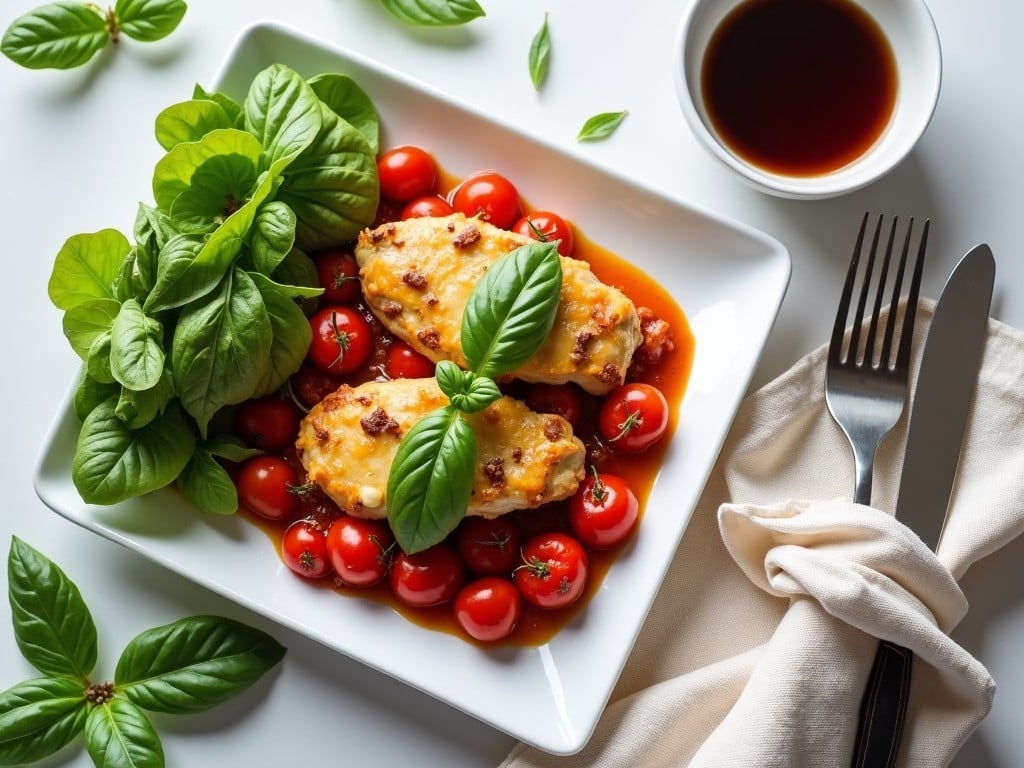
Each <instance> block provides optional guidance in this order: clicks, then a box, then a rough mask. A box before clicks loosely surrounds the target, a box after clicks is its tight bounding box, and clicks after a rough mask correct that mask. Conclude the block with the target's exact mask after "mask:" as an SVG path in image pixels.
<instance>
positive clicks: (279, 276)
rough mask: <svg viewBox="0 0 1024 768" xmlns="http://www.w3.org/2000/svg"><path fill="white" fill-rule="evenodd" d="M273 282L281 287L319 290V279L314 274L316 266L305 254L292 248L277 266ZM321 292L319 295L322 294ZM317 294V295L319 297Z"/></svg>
mask: <svg viewBox="0 0 1024 768" xmlns="http://www.w3.org/2000/svg"><path fill="white" fill-rule="evenodd" d="M272 277H273V278H274V280H275V281H276V282H278V283H280V284H283V285H293V286H303V287H307V288H314V289H319V288H320V278H319V277H318V276H317V273H316V264H314V263H313V260H312V259H311V258H309V256H307V255H306V254H305V253H303V252H302V251H300V250H298V249H297V248H292V250H291V251H289V252H288V255H287V256H285V257H284V261H282V262H281V263H280V264H278V265H277V269H275V270H274V274H273V275H272ZM322 292H323V291H322V290H321V291H320V292H319V293H322ZM319 293H318V294H317V295H319Z"/></svg>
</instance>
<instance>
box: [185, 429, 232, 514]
mask: <svg viewBox="0 0 1024 768" xmlns="http://www.w3.org/2000/svg"><path fill="white" fill-rule="evenodd" d="M177 485H178V490H180V491H181V493H182V495H184V497H185V498H186V499H188V500H189V501H190V502H192V503H193V504H195V505H196V507H198V508H199V509H200V510H201V511H203V512H205V513H207V514H208V515H233V514H234V513H235V512H236V511H238V490H237V489H236V488H235V483H234V481H233V480H232V479H231V476H230V475H229V474H228V473H227V470H225V469H224V467H222V466H221V465H220V464H218V463H217V461H216V460H215V459H214V458H213V454H211V453H210V452H209V451H208V450H206V449H205V448H204V447H203V446H201V445H200V446H196V449H195V451H194V452H193V454H192V458H191V459H189V462H188V464H186V465H185V468H184V469H183V470H182V471H181V474H180V475H178V482H177Z"/></svg>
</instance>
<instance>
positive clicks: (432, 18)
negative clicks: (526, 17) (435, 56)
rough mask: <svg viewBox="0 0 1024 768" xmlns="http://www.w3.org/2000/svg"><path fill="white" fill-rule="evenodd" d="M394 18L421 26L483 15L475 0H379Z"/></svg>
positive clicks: (467, 19)
mask: <svg viewBox="0 0 1024 768" xmlns="http://www.w3.org/2000/svg"><path fill="white" fill-rule="evenodd" d="M380 2H381V5H383V6H384V8H385V9H386V10H387V12H388V13H390V14H391V15H392V16H394V17H395V18H396V19H399V20H401V21H404V22H405V23H406V24H415V25H417V26H421V27H446V26H453V25H456V24H465V23H466V22H468V21H472V20H473V19H476V18H479V17H480V16H483V15H484V9H483V8H481V7H480V4H479V3H477V2H476V0H380Z"/></svg>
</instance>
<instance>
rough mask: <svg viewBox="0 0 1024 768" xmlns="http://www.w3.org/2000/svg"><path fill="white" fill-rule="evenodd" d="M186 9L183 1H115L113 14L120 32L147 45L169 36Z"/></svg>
mask: <svg viewBox="0 0 1024 768" xmlns="http://www.w3.org/2000/svg"><path fill="white" fill-rule="evenodd" d="M187 7H188V6H186V5H185V3H184V0H117V3H116V4H115V5H114V14H115V15H116V16H117V22H118V24H119V25H120V27H121V31H122V32H124V33H125V34H126V35H128V37H131V38H133V39H135V40H141V41H142V42H147V43H148V42H153V41H154V40H161V39H163V38H165V37H167V35H169V34H171V32H173V31H174V30H175V29H176V28H177V27H178V24H180V23H181V19H182V17H183V16H184V15H185V11H186V9H187Z"/></svg>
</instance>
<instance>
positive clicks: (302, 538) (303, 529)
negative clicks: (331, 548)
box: [281, 520, 332, 579]
mask: <svg viewBox="0 0 1024 768" xmlns="http://www.w3.org/2000/svg"><path fill="white" fill-rule="evenodd" d="M281 559H282V560H284V564H285V565H287V566H288V567H289V568H291V569H292V570H293V571H295V573H297V574H299V576H304V577H306V578H307V579H319V578H320V577H321V576H326V575H327V574H328V573H330V572H331V570H332V567H331V560H330V558H329V557H328V556H327V537H326V536H325V535H324V529H323V528H322V527H321V526H320V524H319V523H317V522H315V521H313V520H296V521H295V522H294V523H292V524H291V525H289V526H288V527H287V528H286V529H285V532H284V535H283V536H282V537H281Z"/></svg>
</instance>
